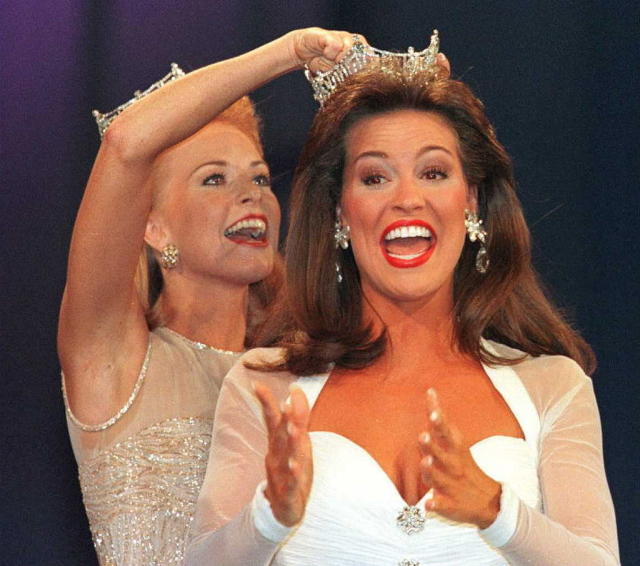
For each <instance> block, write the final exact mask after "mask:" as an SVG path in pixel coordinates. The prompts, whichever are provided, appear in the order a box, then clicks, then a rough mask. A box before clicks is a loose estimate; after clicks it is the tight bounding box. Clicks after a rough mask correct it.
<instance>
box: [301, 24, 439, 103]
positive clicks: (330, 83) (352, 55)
mask: <svg viewBox="0 0 640 566" xmlns="http://www.w3.org/2000/svg"><path fill="white" fill-rule="evenodd" d="M353 38H354V43H353V47H352V48H351V49H350V50H349V51H348V52H347V54H346V55H345V56H344V57H343V59H342V60H341V61H340V62H339V63H336V64H335V65H334V66H333V67H332V68H331V69H329V70H328V71H325V72H322V71H319V72H318V73H312V72H311V71H310V70H309V69H306V70H305V73H304V74H305V76H306V77H307V80H308V81H309V82H310V83H311V87H312V88H313V98H315V99H316V100H317V101H318V102H319V103H320V106H321V107H322V106H323V105H324V103H325V102H326V101H327V100H328V99H329V98H330V97H331V95H332V94H333V93H334V91H335V90H336V89H337V88H338V87H339V86H340V85H341V84H342V83H343V82H344V81H345V80H346V79H347V78H349V77H350V76H352V75H355V74H357V73H359V72H360V71H362V70H363V69H366V68H371V67H377V68H379V69H380V70H381V71H382V72H389V73H394V74H402V75H405V76H411V75H414V74H415V73H417V72H420V71H424V70H426V69H432V68H433V67H434V66H435V65H436V57H437V56H438V50H439V48H440V38H439V36H438V30H433V34H432V35H431V42H430V43H429V47H427V48H426V49H424V50H423V51H415V50H414V48H413V47H409V49H408V50H407V51H406V52H405V53H393V52H391V51H383V50H382V49H377V48H375V47H371V46H370V45H366V44H365V43H363V42H362V41H361V39H360V36H359V35H354V36H353Z"/></svg>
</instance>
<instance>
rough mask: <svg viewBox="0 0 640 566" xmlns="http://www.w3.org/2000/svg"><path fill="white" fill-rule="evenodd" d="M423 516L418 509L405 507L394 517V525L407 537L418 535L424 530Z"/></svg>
mask: <svg viewBox="0 0 640 566" xmlns="http://www.w3.org/2000/svg"><path fill="white" fill-rule="evenodd" d="M424 521H425V518H424V515H423V514H422V511H420V509H419V508H418V507H415V506H413V505H411V506H410V505H406V506H405V507H404V509H402V511H400V513H398V516H397V517H396V524H397V525H398V527H400V528H401V529H402V530H403V531H404V532H405V533H407V534H408V535H412V534H414V533H419V532H420V531H422V529H424Z"/></svg>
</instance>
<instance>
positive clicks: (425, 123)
mask: <svg viewBox="0 0 640 566" xmlns="http://www.w3.org/2000/svg"><path fill="white" fill-rule="evenodd" d="M358 57H360V59H362V60H368V62H367V61H365V62H364V63H362V64H361V63H359V62H358ZM352 58H353V60H354V61H356V62H355V63H354V64H353V66H349V65H348V64H345V65H341V67H342V68H340V69H337V70H336V73H335V74H334V75H333V76H329V77H327V76H321V77H319V81H318V83H321V84H320V86H319V88H318V90H317V94H318V98H319V99H320V100H321V101H322V102H323V103H324V106H323V108H322V109H321V110H320V111H319V113H318V115H317V116H316V119H315V121H314V124H313V127H312V130H311V132H310V135H309V139H308V142H307V144H306V146H305V149H304V151H303V154H302V157H301V160H300V164H299V167H298V169H297V172H296V177H295V182H294V189H293V194H292V210H291V222H290V228H289V233H288V238H287V248H286V267H287V292H288V307H289V308H290V309H291V313H292V314H291V321H290V323H289V326H290V328H292V329H293V330H291V331H289V332H287V333H285V334H284V335H283V336H282V337H281V340H280V346H281V347H280V348H278V349H263V350H255V351H252V352H250V353H249V354H247V355H246V356H245V357H244V358H243V360H242V363H238V364H236V366H235V367H234V368H233V369H232V370H231V372H230V373H229V375H228V378H227V380H226V381H225V384H224V386H223V389H222V391H221V395H220V402H219V406H218V414H217V416H216V421H215V424H214V433H213V438H214V440H213V449H212V452H211V456H210V463H209V467H208V470H207V476H206V477H205V481H204V484H203V489H202V492H201V494H200V498H199V502H198V511H197V513H196V527H195V532H194V535H195V539H194V540H193V541H192V543H191V545H190V547H189V554H188V559H187V564H189V565H190V566H200V565H205V564H216V565H225V566H230V565H236V564H237V565H240V564H252V565H255V566H258V565H263V564H264V565H267V564H272V565H305V566H315V565H318V566H320V565H326V564H331V565H332V566H341V565H344V566H346V565H356V564H358V565H360V564H361V565H367V566H372V565H381V566H382V565H389V564H394V565H402V566H412V565H413V566H415V565H420V564H422V565H425V566H426V565H427V564H438V565H441V566H442V565H451V566H453V565H456V566H459V565H461V564H469V565H474V566H477V565H485V566H488V565H492V566H499V565H500V566H504V565H506V564H511V565H518V566H519V565H525V564H526V565H537V566H543V565H544V566H550V565H553V566H561V565H562V566H566V565H567V564H580V565H581V566H588V565H596V564H598V565H602V564H607V565H615V564H618V550H617V539H616V527H615V516H614V511H613V507H612V503H611V498H610V494H609V490H608V486H607V482H606V478H605V474H604V467H603V459H602V446H601V434H600V423H599V417H598V411H597V407H596V403H595V399H594V395H593V390H592V386H591V381H590V379H589V378H588V377H587V375H586V373H588V372H590V371H592V370H593V368H594V357H593V354H592V352H591V350H590V348H589V346H588V345H587V344H586V343H585V342H584V341H583V340H582V338H580V337H579V336H578V334H577V333H576V332H575V331H574V330H572V329H571V327H570V326H569V325H568V324H567V323H566V322H565V321H564V320H563V319H562V317H561V316H560V315H559V314H558V312H557V311H556V309H554V307H553V306H552V305H551V304H550V303H549V301H548V300H547V299H546V298H545V295H544V293H543V291H542V289H541V287H540V284H539V283H538V281H537V277H536V275H535V272H534V270H533V267H532V265H531V259H530V245H529V232H528V229H527V227H526V224H525V221H524V217H523V213H522V209H521V206H520V204H519V201H518V199H517V196H516V194H515V183H514V179H513V174H512V167H511V161H510V159H509V157H508V155H507V154H506V152H505V150H504V148H503V147H502V146H501V145H500V143H499V142H498V140H497V139H496V136H495V132H494V130H493V128H492V127H491V125H490V123H489V121H488V120H487V118H486V116H485V114H484V110H483V107H482V104H481V102H480V101H479V100H478V99H477V98H475V96H474V95H473V94H472V93H471V91H470V89H469V88H468V87H467V86H466V85H464V84H463V83H460V82H457V81H453V80H447V79H445V78H442V76H441V73H440V71H439V68H438V67H437V66H435V65H433V52H431V53H429V52H423V53H421V54H416V53H412V52H411V51H410V52H409V53H407V54H404V55H391V54H388V53H384V52H380V51H377V50H373V49H367V48H365V47H364V46H357V45H356V48H355V50H354V52H352V53H351V54H350V55H349V56H348V57H347V58H346V59H347V60H349V61H350V60H351V59H352ZM416 61H417V63H416ZM416 65H417V67H418V68H417V67H416ZM344 67H347V68H348V71H347V72H344ZM345 75H350V76H349V78H347V79H346V80H345V78H344V76H345ZM326 85H330V86H328V87H327V86H326ZM323 89H324V90H323ZM254 392H255V394H254ZM263 417H264V420H263Z"/></svg>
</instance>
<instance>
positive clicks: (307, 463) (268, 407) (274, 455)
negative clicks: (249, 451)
mask: <svg viewBox="0 0 640 566" xmlns="http://www.w3.org/2000/svg"><path fill="white" fill-rule="evenodd" d="M255 394H256V397H257V398H258V400H259V401H260V404H261V405H262V413H263V415H264V420H265V423H266V426H267V433H268V435H269V449H268V452H267V455H266V457H265V466H266V470H267V487H266V489H265V497H266V498H267V499H268V500H269V503H270V504H271V510H272V512H273V515H274V517H275V518H276V519H277V520H278V521H279V522H280V523H282V524H283V525H285V526H287V527H292V526H294V525H297V524H298V523H299V522H300V521H301V520H302V517H303V515H304V510H305V507H306V505H307V499H308V498H309V491H310V490H311V482H312V479H313V459H312V456H311V441H310V439H309V430H308V425H309V411H310V410H309V404H308V403H307V398H306V396H305V394H304V393H303V392H302V390H301V389H299V388H297V387H292V388H291V394H290V397H289V399H288V400H287V402H286V403H284V404H283V406H282V408H281V407H279V406H278V402H277V400H276V398H275V396H274V395H273V393H272V392H271V390H269V388H268V387H266V386H264V385H263V384H261V383H256V384H255Z"/></svg>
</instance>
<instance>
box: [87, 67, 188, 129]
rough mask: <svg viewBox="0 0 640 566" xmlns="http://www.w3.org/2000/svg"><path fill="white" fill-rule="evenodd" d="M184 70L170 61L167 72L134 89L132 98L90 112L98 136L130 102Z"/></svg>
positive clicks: (166, 82)
mask: <svg viewBox="0 0 640 566" xmlns="http://www.w3.org/2000/svg"><path fill="white" fill-rule="evenodd" d="M184 74H185V73H184V71H183V70H182V69H181V68H180V67H179V66H178V64H177V63H171V70H170V71H169V73H168V74H166V75H165V76H164V77H162V78H161V79H160V80H159V81H157V82H155V83H153V84H152V85H151V86H150V87H149V88H147V89H146V90H143V91H139V90H136V91H135V92H134V93H133V98H132V99H131V100H127V101H126V102H125V103H124V104H121V105H120V106H118V107H117V108H114V109H113V110H111V112H106V113H105V114H102V113H101V112H98V111H97V110H94V111H93V112H92V114H93V117H94V118H95V119H96V123H97V124H98V131H99V132H100V137H101V138H102V137H103V136H104V133H105V132H106V131H107V128H108V127H109V125H110V124H111V122H113V121H114V120H115V119H116V118H117V117H118V116H119V115H120V114H122V112H123V111H124V110H125V109H127V108H129V106H131V105H132V104H135V103H136V102H138V100H140V99H141V98H144V97H145V96H147V95H148V94H151V93H152V92H153V91H155V90H158V89H160V88H162V87H163V86H164V85H166V84H168V83H170V82H171V81H175V80H176V79H179V78H180V77H182V76H184Z"/></svg>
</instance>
